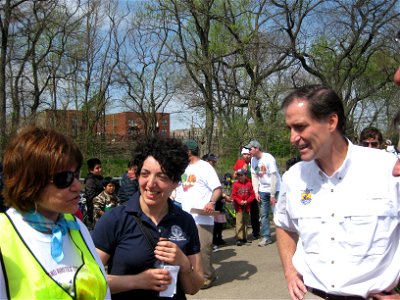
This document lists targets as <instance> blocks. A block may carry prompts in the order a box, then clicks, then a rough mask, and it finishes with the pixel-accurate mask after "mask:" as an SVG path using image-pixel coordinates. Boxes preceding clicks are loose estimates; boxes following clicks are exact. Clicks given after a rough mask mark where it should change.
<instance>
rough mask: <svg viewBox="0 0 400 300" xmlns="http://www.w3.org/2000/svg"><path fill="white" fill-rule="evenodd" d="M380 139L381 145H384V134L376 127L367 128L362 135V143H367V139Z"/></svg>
mask: <svg viewBox="0 0 400 300" xmlns="http://www.w3.org/2000/svg"><path fill="white" fill-rule="evenodd" d="M375 138H377V139H378V142H379V144H382V143H383V136H382V133H381V132H380V130H379V129H378V128H375V127H372V126H371V127H365V128H364V129H363V130H362V131H361V133H360V142H362V141H365V140H367V139H375Z"/></svg>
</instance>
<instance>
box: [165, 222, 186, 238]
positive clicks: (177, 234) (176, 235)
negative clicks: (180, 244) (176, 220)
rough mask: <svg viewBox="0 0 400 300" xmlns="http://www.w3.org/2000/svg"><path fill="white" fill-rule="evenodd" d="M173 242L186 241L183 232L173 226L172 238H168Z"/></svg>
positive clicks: (176, 226)
mask: <svg viewBox="0 0 400 300" xmlns="http://www.w3.org/2000/svg"><path fill="white" fill-rule="evenodd" d="M168 239H169V240H171V241H184V240H186V237H185V235H184V234H183V230H182V228H181V227H179V226H178V225H173V226H172V227H171V236H170V237H168Z"/></svg>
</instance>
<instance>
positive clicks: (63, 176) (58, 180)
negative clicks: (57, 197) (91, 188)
mask: <svg viewBox="0 0 400 300" xmlns="http://www.w3.org/2000/svg"><path fill="white" fill-rule="evenodd" d="M75 178H76V179H78V180H79V170H77V171H75V172H72V171H63V172H59V173H57V174H56V175H54V176H53V179H52V182H53V184H54V185H55V186H56V187H57V188H59V189H65V188H67V187H69V186H70V185H71V184H72V183H73V182H74V179H75Z"/></svg>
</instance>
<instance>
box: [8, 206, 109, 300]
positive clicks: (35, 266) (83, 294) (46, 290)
mask: <svg viewBox="0 0 400 300" xmlns="http://www.w3.org/2000/svg"><path fill="white" fill-rule="evenodd" d="M64 216H65V218H66V219H67V220H74V217H73V216H72V215H70V214H65V215H64ZM0 228H1V232H0V260H1V264H2V267H3V273H5V274H4V275H5V276H4V277H5V283H6V286H7V295H8V298H9V299H104V297H105V295H106V292H107V283H106V279H105V278H104V275H103V273H102V272H101V269H100V267H99V265H98V264H97V262H96V260H95V259H94V257H93V255H92V253H91V252H90V251H89V248H88V246H87V245H86V243H85V241H84V239H83V237H82V235H81V233H80V231H79V230H71V231H69V234H70V236H71V239H72V241H73V242H74V244H75V246H76V247H77V248H78V249H79V250H80V251H81V253H82V259H83V260H84V263H83V264H82V266H80V267H79V268H78V270H77V273H76V274H75V277H74V286H75V295H70V294H69V293H68V292H66V291H65V290H64V289H63V288H62V287H61V286H60V285H59V284H58V283H57V282H56V281H55V280H53V278H52V277H51V276H49V275H48V274H47V272H46V271H45V269H44V268H43V267H42V265H41V264H40V263H39V262H38V260H37V259H36V257H35V256H34V255H33V253H32V252H31V251H30V250H29V248H28V247H27V245H26V244H25V242H24V241H23V240H22V237H21V236H20V235H19V233H18V231H17V230H16V228H15V227H14V224H13V223H12V221H11V220H10V219H9V217H8V216H7V215H6V214H4V213H1V214H0ZM49 255H50V253H49Z"/></svg>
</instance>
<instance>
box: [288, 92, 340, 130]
mask: <svg viewBox="0 0 400 300" xmlns="http://www.w3.org/2000/svg"><path fill="white" fill-rule="evenodd" d="M295 99H304V100H306V101H307V102H308V103H309V105H308V110H309V112H310V115H311V117H312V118H314V119H315V120H318V121H322V120H325V119H327V118H328V117H329V116H330V115H331V114H337V116H338V124H337V129H338V130H339V132H341V133H342V134H345V131H346V117H345V115H344V108H343V103H342V100H340V98H339V96H338V95H337V94H336V92H335V91H334V90H333V89H331V88H329V87H327V86H324V85H319V84H316V85H306V86H303V87H301V88H298V89H296V90H294V91H293V92H291V93H290V94H289V95H288V96H286V97H285V99H284V100H283V103H282V108H283V109H286V108H287V107H288V106H289V105H290V104H291V103H292V102H293V101H294V100H295Z"/></svg>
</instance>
